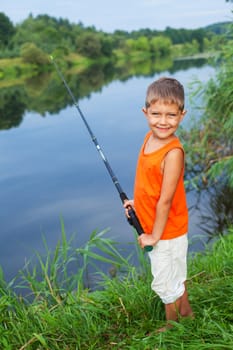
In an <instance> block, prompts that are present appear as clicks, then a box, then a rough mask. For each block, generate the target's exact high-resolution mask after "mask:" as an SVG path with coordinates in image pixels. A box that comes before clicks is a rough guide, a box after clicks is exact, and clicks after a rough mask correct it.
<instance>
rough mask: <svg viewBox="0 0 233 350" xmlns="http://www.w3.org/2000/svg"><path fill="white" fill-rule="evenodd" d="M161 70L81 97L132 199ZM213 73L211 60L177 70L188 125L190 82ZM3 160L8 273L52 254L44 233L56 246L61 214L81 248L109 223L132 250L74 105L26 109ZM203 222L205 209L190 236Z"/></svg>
mask: <svg viewBox="0 0 233 350" xmlns="http://www.w3.org/2000/svg"><path fill="white" fill-rule="evenodd" d="M162 75H168V73H167V72H163V73H162V74H161V73H160V74H154V75H153V76H151V77H146V78H145V77H140V78H136V77H135V78H132V79H129V80H128V81H126V82H120V81H114V82H112V83H110V84H109V85H108V86H106V87H104V88H103V89H102V91H101V92H99V93H93V94H92V95H91V97H90V98H86V99H83V100H81V101H80V102H79V105H80V107H81V109H82V111H83V113H84V115H85V117H86V119H87V120H88V123H89V124H90V126H91V128H92V130H93V132H94V134H95V135H96V136H97V138H98V141H99V143H100V145H101V146H102V148H103V150H104V153H105V155H106V156H107V158H108V160H109V162H110V164H111V167H112V168H113V170H114V172H115V173H116V175H117V177H118V179H119V182H120V184H121V186H122V187H123V189H124V190H125V192H126V193H127V194H128V196H129V197H131V196H132V192H133V180H134V173H135V164H136V160H137V154H138V151H139V147H140V145H141V143H142V141H143V138H144V134H145V133H146V132H147V125H146V121H145V119H144V117H143V114H142V112H141V108H142V106H143V103H144V98H145V91H146V88H147V86H148V85H149V84H150V83H151V82H152V81H153V80H154V79H157V78H158V77H159V76H162ZM169 75H171V74H169ZM213 75H214V69H213V68H212V67H210V66H208V65H206V66H203V67H201V68H190V69H188V70H184V71H182V70H181V71H178V72H176V73H174V74H172V76H174V77H175V78H177V79H179V80H180V81H181V82H182V83H183V85H184V86H185V89H186V96H187V103H186V108H187V109H188V114H187V116H186V120H184V122H183V126H184V127H188V125H189V122H190V118H191V116H195V115H196V112H195V111H194V110H192V109H191V107H190V104H189V95H190V92H189V84H190V83H191V82H192V81H193V80H195V79H196V78H199V79H200V80H201V81H206V80H208V78H209V77H210V76H213ZM0 165H1V172H0V191H1V196H0V206H1V231H0V239H1V244H0V265H1V266H2V268H3V271H4V274H5V277H6V279H10V278H12V277H14V276H15V275H16V273H17V272H18V271H19V269H21V268H22V267H23V265H24V264H25V261H26V260H28V259H30V258H31V257H32V256H33V255H34V252H35V251H37V252H39V253H44V252H45V248H44V244H43V238H42V237H44V238H45V240H46V242H47V245H48V246H49V248H51V249H53V248H54V247H55V246H56V243H57V241H58V240H59V239H60V237H61V228H60V217H62V218H63V220H64V223H65V229H66V234H67V236H68V238H69V237H70V236H71V235H73V234H75V235H76V236H75V237H76V239H75V241H74V242H75V243H74V244H76V246H77V247H80V246H81V245H83V244H84V243H85V242H86V241H87V240H88V238H89V235H90V234H91V232H92V231H93V230H103V229H105V228H109V229H110V231H109V235H111V237H113V238H114V239H115V240H116V241H118V242H120V243H121V244H125V245H126V246H127V247H128V248H127V249H132V247H133V245H131V246H130V248H129V246H128V245H127V243H128V242H132V241H133V240H134V237H133V233H132V229H131V227H130V226H129V225H128V223H127V222H126V220H125V217H124V211H123V209H122V206H121V202H120V199H119V197H118V193H117V192H116V189H115V188H114V186H113V184H112V182H111V179H110V177H109V175H108V173H107V171H106V169H105V166H104V164H103V162H102V160H101V158H100V157H99V154H98V153H97V151H96V149H95V147H94V145H93V143H92V141H91V139H90V137H89V134H88V133H87V130H86V129H85V126H84V124H83V123H82V121H81V119H80V117H79V115H78V113H77V110H76V109H75V108H74V107H67V108H66V109H64V110H62V111H61V112H60V113H59V114H57V115H50V114H47V115H45V116H44V117H42V116H41V115H39V114H36V113H25V115H24V118H23V122H22V123H21V124H20V126H19V127H18V128H11V129H9V130H5V131H0ZM194 202H195V196H193V195H192V194H189V195H188V203H189V205H192V204H193V203H194ZM198 221H199V218H198V212H196V211H194V212H192V213H191V215H190V238H192V237H194V236H196V235H198V234H199V229H198Z"/></svg>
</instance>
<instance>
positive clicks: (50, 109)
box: [0, 58, 206, 130]
mask: <svg viewBox="0 0 233 350" xmlns="http://www.w3.org/2000/svg"><path fill="white" fill-rule="evenodd" d="M205 64H206V60H204V59H201V60H188V61H184V60H183V61H182V60H180V61H175V62H173V61H172V60H171V59H169V58H168V59H164V60H163V61H152V60H149V59H148V60H147V61H146V62H143V64H142V63H141V62H137V63H132V62H130V63H129V64H127V66H126V65H125V64H124V65H118V66H117V67H115V66H113V65H112V64H105V65H92V66H91V67H89V68H88V69H87V70H85V71H84V72H81V73H77V72H75V69H72V71H71V72H69V71H68V72H64V75H65V79H66V81H67V82H68V84H69V86H70V88H71V90H72V91H73V93H74V95H75V97H76V98H77V100H80V99H82V98H84V97H90V95H91V93H93V92H97V91H101V90H102V88H103V87H104V86H106V85H107V84H109V83H110V82H112V81H114V80H120V81H127V80H128V79H130V78H132V77H135V76H136V77H150V76H153V75H154V73H155V72H162V71H166V70H167V71H168V72H169V73H175V72H177V71H179V70H186V69H188V68H190V67H202V66H204V65H205ZM0 101H1V103H0V106H1V107H0V129H1V130H4V129H9V128H11V127H17V126H19V125H20V124H21V122H22V120H23V116H24V113H25V111H32V112H37V113H39V114H40V115H41V116H45V115H46V113H50V114H57V113H59V112H60V111H61V110H62V109H64V108H66V107H67V106H69V105H72V101H71V99H70V97H69V96H68V95H67V92H66V91H65V90H64V86H63V83H62V82H61V81H60V79H59V78H58V77H57V75H56V72H53V73H44V74H40V75H38V76H32V77H31V78H28V79H26V81H25V83H24V85H23V86H13V87H7V88H1V89H0Z"/></svg>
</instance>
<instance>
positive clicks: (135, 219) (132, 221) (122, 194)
mask: <svg viewBox="0 0 233 350" xmlns="http://www.w3.org/2000/svg"><path fill="white" fill-rule="evenodd" d="M50 59H51V61H52V63H53V64H54V67H55V69H56V71H57V74H58V75H59V77H60V78H61V80H62V81H63V83H64V85H65V87H66V90H67V92H68V94H69V95H70V97H71V99H72V100H73V102H74V105H75V107H76V109H77V111H78V113H79V115H80V117H81V119H82V121H83V123H84V124H85V126H86V128H87V130H88V132H89V135H90V137H91V139H92V141H93V143H94V145H95V147H96V149H97V151H98V152H99V154H100V157H101V158H102V160H103V162H104V165H105V167H106V169H107V171H108V173H109V175H110V177H111V179H112V182H113V184H114V185H115V187H116V189H117V192H118V193H119V196H120V199H121V201H122V203H123V204H124V202H125V201H126V200H128V197H127V195H126V194H125V192H124V191H123V189H122V187H121V185H120V183H119V181H118V179H117V177H116V175H115V174H114V172H113V170H112V168H111V166H110V164H109V162H108V160H107V158H106V156H105V154H104V152H103V150H102V148H101V147H100V145H99V143H98V141H97V138H96V136H95V135H94V134H93V132H92V130H91V128H90V126H89V124H88V122H87V120H86V118H85V117H84V114H83V112H82V110H81V109H80V107H79V105H78V103H77V102H76V99H75V97H74V95H73V93H72V91H71V90H70V87H69V85H68V84H67V82H66V80H65V78H64V76H63V74H62V72H61V71H60V69H59V68H58V65H57V63H56V62H55V60H54V58H53V56H50ZM127 209H128V215H129V219H128V221H129V223H130V224H131V225H132V226H133V227H134V228H135V229H136V231H137V233H138V235H139V236H140V235H141V234H142V233H143V232H144V231H143V228H142V226H141V224H140V221H139V219H138V217H137V215H136V213H135V211H134V209H133V208H132V207H131V206H130V205H129V206H128V207H127ZM144 249H145V250H146V251H148V252H149V251H151V250H152V249H153V247H152V246H146V247H145V248H144Z"/></svg>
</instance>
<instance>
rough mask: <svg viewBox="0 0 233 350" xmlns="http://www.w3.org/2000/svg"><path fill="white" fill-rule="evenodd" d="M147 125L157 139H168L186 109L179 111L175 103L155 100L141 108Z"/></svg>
mask: <svg viewBox="0 0 233 350" xmlns="http://www.w3.org/2000/svg"><path fill="white" fill-rule="evenodd" d="M143 112H144V114H145V116H146V118H147V121H148V124H149V127H150V129H151V131H152V132H153V135H154V136H155V137H156V138H158V139H161V140H162V139H163V140H165V139H170V137H171V136H173V134H174V133H175V132H176V130H177V128H178V126H179V124H180V122H181V121H182V119H183V118H184V115H185V113H186V111H181V110H180V109H179V107H178V105H177V104H175V103H165V102H164V101H157V102H154V103H153V104H151V105H150V106H149V107H148V108H143Z"/></svg>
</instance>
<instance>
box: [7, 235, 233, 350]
mask: <svg viewBox="0 0 233 350" xmlns="http://www.w3.org/2000/svg"><path fill="white" fill-rule="evenodd" d="M61 241H62V243H61V244H60V243H58V245H57V248H56V251H55V254H48V255H47V260H46V262H44V263H43V262H42V259H41V258H39V262H40V266H41V268H42V275H41V274H39V275H38V271H36V268H34V269H31V270H30V268H29V267H28V269H27V271H25V272H24V286H25V285H26V284H27V288H29V289H30V291H31V292H30V293H29V297H28V300H30V302H29V301H26V300H25V299H23V298H20V297H17V296H16V295H15V294H14V293H13V292H12V285H11V284H10V285H8V286H6V285H5V283H4V281H3V277H2V276H1V298H0V307H1V313H0V318H1V322H0V335H1V336H0V348H2V349H9V350H10V349H12V350H13V349H14V350H15V349H20V350H24V349H27V350H29V349H53V350H56V349H57V350H58V349H69V350H75V349H82V350H85V349H88V350H90V349H95V350H97V349H101V350H103V349H117V350H119V349H133V350H146V349H147V350H152V349H157V350H164V349H172V350H176V349H180V350H181V349H182V350H184V349H188V350H196V349H199V350H204V349H232V348H233V336H232V320H233V318H232V315H233V294H232V287H233V278H232V277H233V272H232V271H233V229H229V232H228V235H227V236H225V237H224V238H220V239H218V241H217V242H216V243H215V244H214V245H213V246H212V248H208V247H207V248H206V251H205V252H204V253H203V252H202V253H197V254H195V255H194V256H192V257H191V256H190V258H189V279H188V290H189V296H190V301H191V304H192V307H193V310H194V312H195V315H196V317H195V319H194V320H185V319H182V320H180V322H179V323H174V327H173V329H171V330H169V331H168V332H166V333H163V334H159V335H158V334H156V333H155V332H154V330H155V329H156V328H157V327H159V326H161V325H163V324H164V321H163V320H164V312H163V306H162V304H161V302H160V301H159V299H158V297H156V296H155V295H154V294H153V293H152V292H151V289H150V281H151V275H150V269H149V264H148V261H147V260H146V259H145V257H144V255H143V253H142V252H141V251H140V250H139V251H138V259H139V262H140V267H139V269H138V270H136V269H135V267H134V266H132V265H130V262H129V261H128V260H127V259H125V258H123V257H122V256H121V254H120V253H119V252H118V251H117V249H116V247H115V245H114V242H112V241H110V240H109V239H107V238H104V234H103V232H102V233H100V234H93V235H92V237H91V239H90V241H89V242H88V243H87V245H86V247H85V248H84V249H78V250H76V254H77V255H76V259H77V258H78V256H80V255H82V256H83V257H84V262H85V263H86V264H87V263H88V261H89V258H90V257H92V258H95V259H97V260H102V261H103V262H104V261H105V262H109V263H110V262H111V265H112V269H111V276H109V275H104V274H103V273H101V272H99V274H101V277H102V280H103V281H104V282H102V284H101V289H100V290H98V291H95V292H92V293H90V292H88V290H85V289H84V288H83V286H82V285H81V282H80V281H81V280H80V277H82V276H83V270H82V269H77V274H72V276H70V279H69V278H68V269H67V267H68V265H69V263H70V262H71V261H72V260H74V259H75V256H74V255H70V249H71V247H70V245H69V242H67V241H66V238H65V233H64V232H63V235H62V240H61ZM96 247H98V248H99V249H100V250H101V251H102V254H100V255H99V254H98V253H96ZM103 253H104V254H103ZM103 255H104V257H103ZM29 271H31V272H29ZM58 271H60V275H61V274H62V276H63V280H61V279H60V280H59V276H58ZM22 287H23V285H22V284H21V288H22ZM74 287H75V288H74ZM70 288H71V289H72V291H71V290H69V289H70ZM148 333H150V336H148Z"/></svg>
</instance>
